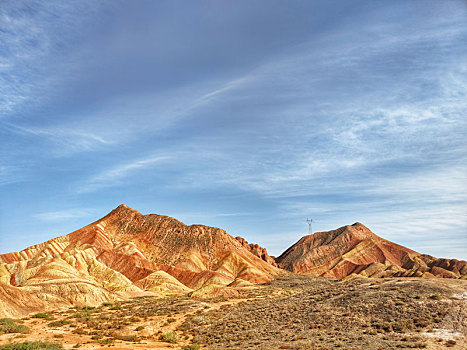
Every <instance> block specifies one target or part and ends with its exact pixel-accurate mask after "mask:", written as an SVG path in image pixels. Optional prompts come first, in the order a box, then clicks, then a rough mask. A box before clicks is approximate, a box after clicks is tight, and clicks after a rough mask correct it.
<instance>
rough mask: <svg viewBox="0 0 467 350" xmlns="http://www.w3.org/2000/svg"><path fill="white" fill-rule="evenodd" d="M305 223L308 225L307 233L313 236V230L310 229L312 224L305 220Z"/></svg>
mask: <svg viewBox="0 0 467 350" xmlns="http://www.w3.org/2000/svg"><path fill="white" fill-rule="evenodd" d="M306 222H307V223H308V233H309V234H310V235H311V234H313V230H312V229H311V224H312V222H313V220H312V219H306Z"/></svg>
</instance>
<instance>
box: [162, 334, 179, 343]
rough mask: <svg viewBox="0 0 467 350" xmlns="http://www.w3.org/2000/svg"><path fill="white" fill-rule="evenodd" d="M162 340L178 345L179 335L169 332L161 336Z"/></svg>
mask: <svg viewBox="0 0 467 350" xmlns="http://www.w3.org/2000/svg"><path fill="white" fill-rule="evenodd" d="M161 340H162V341H165V342H167V343H177V342H178V334H177V333H175V332H168V333H165V334H162V335H161Z"/></svg>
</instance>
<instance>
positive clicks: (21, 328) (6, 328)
mask: <svg viewBox="0 0 467 350" xmlns="http://www.w3.org/2000/svg"><path fill="white" fill-rule="evenodd" d="M30 332H31V331H30V330H29V328H28V327H26V326H25V325H22V324H17V323H16V322H15V321H14V320H12V319H11V318H2V319H0V334H5V333H23V334H26V333H30Z"/></svg>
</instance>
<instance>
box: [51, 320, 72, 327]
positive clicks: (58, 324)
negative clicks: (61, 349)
mask: <svg viewBox="0 0 467 350" xmlns="http://www.w3.org/2000/svg"><path fill="white" fill-rule="evenodd" d="M71 323H72V322H71V321H69V320H60V321H54V322H50V323H49V326H50V327H61V326H65V325H67V324H71Z"/></svg>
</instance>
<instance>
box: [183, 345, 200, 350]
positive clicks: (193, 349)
mask: <svg viewBox="0 0 467 350" xmlns="http://www.w3.org/2000/svg"><path fill="white" fill-rule="evenodd" d="M182 350H199V345H198V344H190V345H185V346H184V347H182Z"/></svg>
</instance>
